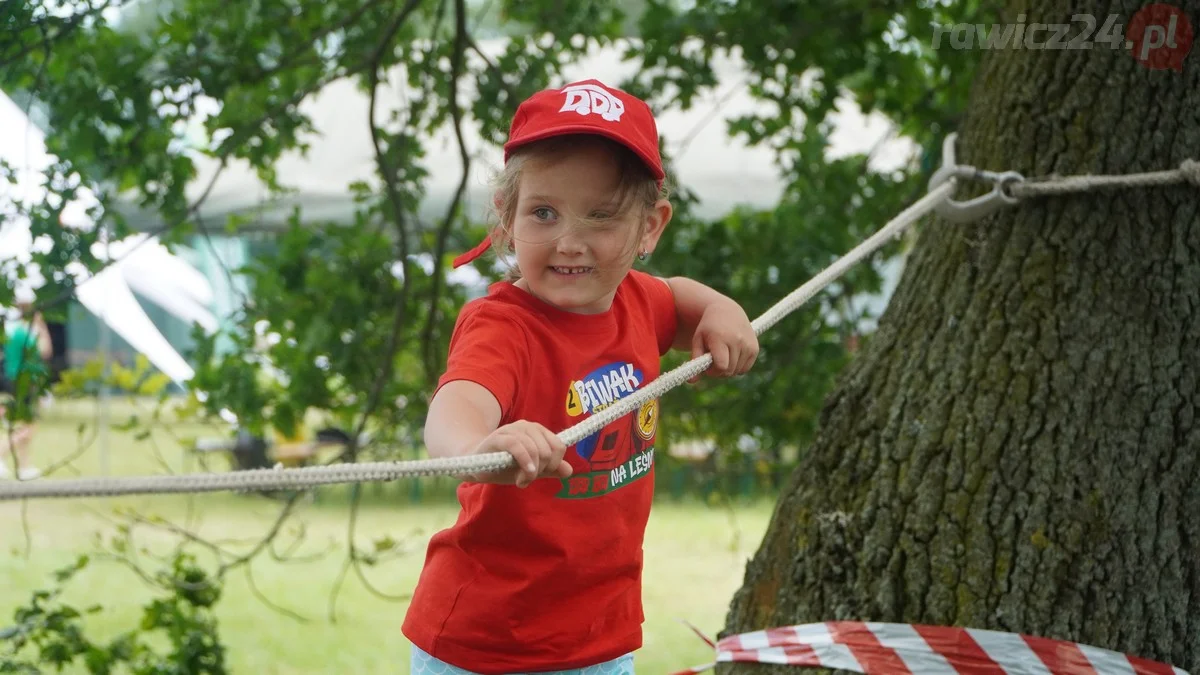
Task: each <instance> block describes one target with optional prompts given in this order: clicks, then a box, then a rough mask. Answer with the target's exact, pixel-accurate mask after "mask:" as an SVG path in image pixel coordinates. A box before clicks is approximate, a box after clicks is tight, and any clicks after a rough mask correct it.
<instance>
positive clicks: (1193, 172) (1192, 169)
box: [1179, 159, 1200, 187]
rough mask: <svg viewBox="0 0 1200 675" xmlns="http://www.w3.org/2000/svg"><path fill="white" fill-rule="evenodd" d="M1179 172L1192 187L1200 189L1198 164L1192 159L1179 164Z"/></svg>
mask: <svg viewBox="0 0 1200 675" xmlns="http://www.w3.org/2000/svg"><path fill="white" fill-rule="evenodd" d="M1179 171H1180V173H1182V174H1183V177H1184V178H1186V179H1188V180H1189V181H1191V183H1192V185H1195V186H1196V187H1200V162H1198V161H1196V160H1194V159H1185V160H1183V162H1181V163H1180V164H1179Z"/></svg>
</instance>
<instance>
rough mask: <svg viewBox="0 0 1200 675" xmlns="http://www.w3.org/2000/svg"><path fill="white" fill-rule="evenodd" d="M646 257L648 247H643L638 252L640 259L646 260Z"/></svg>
mask: <svg viewBox="0 0 1200 675" xmlns="http://www.w3.org/2000/svg"><path fill="white" fill-rule="evenodd" d="M645 259H646V249H642V250H641V251H640V252H638V260H645Z"/></svg>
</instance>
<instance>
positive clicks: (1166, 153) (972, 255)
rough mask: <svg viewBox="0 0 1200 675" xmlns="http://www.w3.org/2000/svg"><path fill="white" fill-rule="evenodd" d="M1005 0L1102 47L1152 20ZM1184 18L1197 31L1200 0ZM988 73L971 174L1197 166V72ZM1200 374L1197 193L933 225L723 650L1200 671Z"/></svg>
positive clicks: (1115, 53)
mask: <svg viewBox="0 0 1200 675" xmlns="http://www.w3.org/2000/svg"><path fill="white" fill-rule="evenodd" d="M1009 4H1010V7H1009V10H1008V11H1007V12H1006V13H1005V15H1004V18H1003V20H1004V21H1009V22H1015V21H1017V15H1018V14H1022V13H1023V14H1026V15H1027V17H1026V19H1025V21H1026V23H1027V24H1030V23H1033V22H1035V21H1036V22H1043V23H1054V22H1061V23H1066V24H1071V15H1072V14H1073V13H1075V14H1078V13H1081V12H1087V13H1089V14H1091V15H1093V16H1095V17H1096V18H1097V31H1098V28H1099V26H1100V25H1101V24H1103V22H1104V19H1105V17H1106V16H1107V15H1108V14H1109V13H1116V14H1118V15H1119V16H1120V17H1121V21H1122V22H1123V24H1125V25H1128V22H1129V19H1130V17H1131V16H1132V15H1133V13H1134V12H1135V11H1136V10H1137V9H1138V7H1139V6H1140V5H1139V4H1138V3H1135V2H1119V3H1112V4H1111V5H1110V4H1109V3H1086V4H1088V5H1089V6H1086V7H1080V6H1079V3H1068V2H1064V1H1062V0H1055V1H1047V2H1042V3H1029V2H1024V1H1016V0H1014V1H1012V2H1010V3H1009ZM1184 9H1185V11H1186V12H1187V14H1188V15H1189V16H1190V17H1191V21H1192V25H1193V26H1196V23H1197V21H1198V19H1200V0H1187V2H1185V3H1184ZM1081 27H1082V24H1081V22H1080V20H1078V19H1076V21H1075V22H1074V23H1073V24H1072V31H1071V35H1070V36H1069V37H1074V36H1075V35H1078V34H1079V32H1080V29H1081ZM1048 36H1049V34H1048V33H1047V34H1042V35H1040V36H1038V38H1035V39H1041V40H1045V39H1046V38H1047V37H1048ZM1068 39H1069V38H1068ZM941 48H942V49H946V48H949V47H948V46H947V45H946V44H943V45H942V47H941ZM981 57H982V62H981V66H980V70H979V73H978V78H977V81H976V82H975V84H974V87H975V89H974V92H973V96H972V98H971V102H970V104H969V106H968V110H967V111H966V115H965V117H964V121H963V123H962V126H961V127H960V129H959V131H960V134H959V144H958V154H959V162H960V163H965V164H971V165H973V166H978V167H980V168H985V169H991V170H1007V169H1014V170H1017V171H1020V172H1022V173H1023V174H1024V175H1025V176H1026V177H1028V178H1041V177H1046V176H1049V175H1051V174H1058V175H1070V174H1084V173H1095V174H1124V173H1133V172H1142V171H1154V170H1159V169H1168V168H1176V167H1178V166H1179V164H1180V162H1181V161H1182V160H1184V159H1185V158H1187V157H1194V158H1197V159H1200V54H1192V55H1191V56H1190V58H1189V59H1187V60H1185V61H1184V70H1183V72H1176V71H1173V70H1152V69H1149V68H1147V67H1145V66H1143V65H1141V64H1139V63H1138V62H1137V61H1135V59H1134V58H1132V56H1131V54H1130V52H1129V51H1127V50H1110V49H1109V48H1108V47H1107V46H1099V45H1098V46H1097V47H1096V48H1094V49H1091V50H1062V51H1029V50H1023V49H1022V50H1018V49H1012V48H1009V49H1003V50H990V51H984V52H983V53H982V54H981ZM979 192H980V190H973V191H969V192H968V190H967V189H966V188H962V189H960V190H959V192H958V198H960V199H964V198H966V197H968V196H970V195H974V194H978V193H979ZM880 225H882V223H880ZM1198 370H1200V189H1198V188H1197V187H1194V186H1186V187H1185V186H1175V187H1157V188H1133V189H1123V190H1120V191H1108V192H1093V193H1090V194H1086V195H1080V196H1063V197H1053V198H1039V199H1031V200H1027V201H1025V202H1023V203H1022V204H1021V205H1019V206H1017V207H1015V208H1010V209H1008V210H1005V211H1003V212H1001V213H999V214H998V215H996V216H993V217H990V218H987V219H984V220H982V221H980V222H977V223H973V224H971V225H954V224H951V223H947V222H945V221H942V220H940V219H931V220H930V221H929V223H928V224H926V225H925V226H924V227H923V228H922V230H921V232H920V238H919V241H918V243H917V244H916V247H915V249H914V250H913V252H912V254H911V257H910V259H909V263H908V268H907V271H906V272H905V275H904V278H903V280H902V282H901V283H900V285H899V288H898V289H897V291H896V293H895V295H894V297H893V299H892V301H891V304H890V306H889V307H888V310H887V312H886V315H885V316H884V317H883V318H882V321H881V323H880V326H879V330H878V332H877V334H876V335H874V336H873V337H872V339H871V340H870V341H869V343H868V344H867V345H866V346H865V348H864V350H863V351H862V352H860V354H859V356H858V358H856V360H855V361H854V362H853V363H852V364H851V365H850V366H849V367H848V368H847V369H846V371H844V372H843V373H842V375H841V377H840V379H839V382H838V385H837V387H836V389H835V391H834V392H833V393H832V394H831V396H830V398H829V399H828V401H827V402H826V407H825V409H824V411H823V415H822V420H821V431H820V433H819V436H818V437H817V439H816V440H815V442H814V443H813V445H812V447H811V448H809V449H808V451H807V453H806V455H805V457H804V458H803V461H802V463H801V467H800V468H799V470H797V471H796V473H795V475H794V476H793V477H792V480H791V481H790V483H789V484H788V485H787V486H785V488H784V492H783V494H782V496H781V498H780V501H779V504H778V507H777V509H776V512H775V515H774V518H773V520H772V523H771V525H770V527H769V529H768V532H767V534H766V537H765V539H764V541H763V543H762V545H761V548H760V549H759V551H758V553H757V554H756V556H755V557H754V558H753V559H752V560H751V561H750V563H749V564H748V566H747V569H746V575H745V581H744V585H743V587H742V588H741V589H740V590H739V591H738V593H737V595H736V596H735V598H734V600H733V603H732V605H731V607H730V612H729V617H728V621H727V626H726V629H725V631H724V633H723V634H724V635H728V634H732V633H741V632H747V631H752V630H758V629H764V628H770V627H775V626H785V625H791V624H799V623H810V622H821V621H829V620H864V621H891V622H902V623H923V624H935V625H956V626H968V627H973V628H988V629H994V630H1001V631H1010V632H1020V633H1026V634H1033V635H1042V636H1046V637H1052V638H1058V639H1065V640H1074V641H1079V642H1083V643H1086V644H1091V645H1095V646H1099V647H1105V648H1109V649H1115V650H1117V651H1121V652H1125V653H1131V654H1136V655H1139V656H1142V657H1146V658H1151V659H1155V660H1161V661H1165V662H1168V663H1171V664H1173V665H1175V666H1178V667H1181V668H1184V669H1197V668H1200V474H1198V468H1197V455H1198V454H1200V423H1198V421H1197V419H1196V418H1197V410H1198V409H1200V391H1198V386H1197V385H1198V381H1200V380H1198V376H1200V373H1198ZM721 672H723V673H748V674H749V673H752V674H753V675H763V674H766V673H772V674H779V675H783V674H785V673H786V674H787V675H796V673H797V670H796V668H794V667H785V666H771V667H768V666H757V665H749V664H747V665H735V666H724V665H723V666H721Z"/></svg>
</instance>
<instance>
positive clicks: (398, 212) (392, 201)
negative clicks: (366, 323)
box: [343, 0, 420, 461]
mask: <svg viewBox="0 0 1200 675" xmlns="http://www.w3.org/2000/svg"><path fill="white" fill-rule="evenodd" d="M419 4H420V0H408V2H407V3H406V4H405V6H404V8H403V9H401V10H400V13H399V14H397V15H396V19H395V20H394V21H393V22H392V25H391V26H390V27H389V28H388V31H387V32H386V34H385V35H384V38H383V40H381V41H380V43H379V46H378V48H376V50H375V53H374V55H373V56H372V59H371V63H370V64H369V68H370V70H369V72H368V81H369V82H370V85H371V101H370V106H368V112H367V124H368V126H369V128H370V130H371V144H372V146H373V147H374V149H375V161H376V162H377V163H378V164H379V174H380V176H381V177H382V179H383V184H384V188H385V191H386V193H387V202H388V204H389V205H390V206H391V209H392V219H393V224H394V225H395V226H396V234H397V237H396V238H397V246H398V248H399V253H400V265H401V268H402V269H403V271H404V275H403V276H404V278H403V281H402V282H401V284H400V292H399V293H397V294H396V307H395V316H394V318H393V320H392V327H391V335H389V336H388V342H387V347H386V348H385V349H384V359H383V364H382V366H383V367H382V368H381V369H380V371H379V377H378V378H376V380H375V384H374V385H372V387H371V392H370V394H369V395H368V396H367V403H366V405H365V406H364V407H363V413H362V417H361V418H360V419H359V422H358V424H357V425H356V426H355V429H354V434H352V435H351V437H350V442H349V444H347V446H346V450H345V452H344V453H343V456H345V457H347V458H348V459H349V460H350V461H354V458H355V457H356V456H357V454H358V439H359V437H360V436H362V433H363V430H365V429H366V427H367V421H368V420H370V419H371V415H373V414H374V413H375V409H376V408H378V407H379V402H380V398H381V397H382V396H383V390H384V387H386V386H387V382H388V380H389V379H390V378H391V376H392V367H393V364H394V362H395V360H396V351H397V350H398V349H399V347H400V331H401V330H402V329H403V328H404V320H405V315H406V314H407V311H406V310H407V304H408V292H409V288H410V287H411V285H412V273H411V271H410V270H409V266H408V264H409V261H408V255H409V254H408V225H407V218H406V217H405V214H404V203H403V201H402V200H401V198H400V191H399V189H397V187H396V172H395V169H394V168H393V167H392V166H391V163H390V162H389V161H388V159H387V153H386V152H385V151H384V149H383V141H382V139H381V138H380V129H379V124H378V122H377V119H376V114H377V112H378V104H379V71H380V64H381V62H382V60H383V55H384V53H385V52H386V51H387V50H388V48H389V47H390V46H391V44H392V40H394V39H395V37H396V34H397V33H399V32H400V27H401V26H403V25H404V22H405V20H407V19H408V16H409V15H410V14H412V12H413V10H415V9H416V8H417V5H419Z"/></svg>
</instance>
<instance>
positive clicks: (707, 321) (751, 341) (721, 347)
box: [663, 277, 758, 381]
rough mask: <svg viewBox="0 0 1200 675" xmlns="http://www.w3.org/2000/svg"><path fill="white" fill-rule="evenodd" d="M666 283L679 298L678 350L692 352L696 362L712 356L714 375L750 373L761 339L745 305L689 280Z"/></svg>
mask: <svg viewBox="0 0 1200 675" xmlns="http://www.w3.org/2000/svg"><path fill="white" fill-rule="evenodd" d="M663 281H665V282H666V283H667V285H668V286H670V287H671V293H672V294H673V295H674V296H675V312H676V314H677V315H678V323H679V328H678V329H677V330H676V332H675V343H674V347H675V348H676V349H682V350H685V351H686V350H691V352H692V358H696V357H698V356H700V355H702V354H704V353H706V352H707V353H711V354H712V357H713V365H712V367H711V368H710V369H709V371H708V372H709V373H710V374H713V375H726V376H729V375H741V374H743V373H745V372H746V371H748V370H750V367H751V366H752V365H754V361H755V359H757V358H758V336H757V335H755V334H754V327H753V326H752V325H750V318H749V317H747V316H746V312H745V311H744V310H743V309H742V307H741V305H739V304H738V303H737V302H735V301H734V300H733V299H732V298H729V297H727V296H724V295H722V294H720V293H718V292H717V291H715V290H713V289H711V288H709V287H708V286H705V285H704V284H702V283H700V282H698V281H693V280H691V279H688V278H686V277H671V278H670V279H664V280H663ZM692 381H695V380H694V379H693V380H692Z"/></svg>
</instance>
